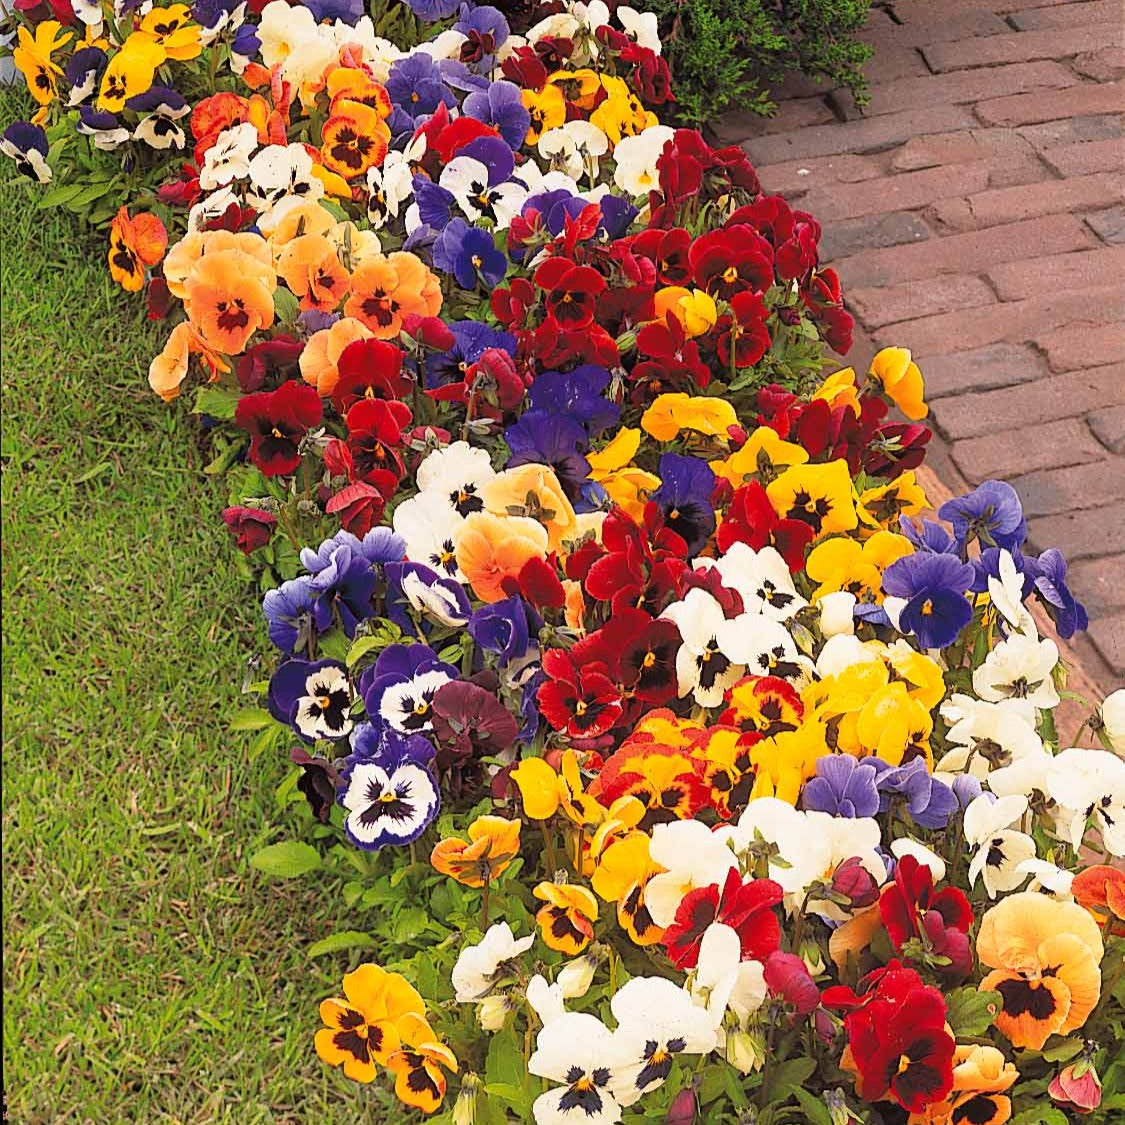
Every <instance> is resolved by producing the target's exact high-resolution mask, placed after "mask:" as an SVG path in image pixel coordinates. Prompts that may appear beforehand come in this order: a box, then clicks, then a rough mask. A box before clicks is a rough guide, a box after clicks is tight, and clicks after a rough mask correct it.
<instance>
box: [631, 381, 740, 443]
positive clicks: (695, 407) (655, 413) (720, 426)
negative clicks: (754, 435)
mask: <svg viewBox="0 0 1125 1125" xmlns="http://www.w3.org/2000/svg"><path fill="white" fill-rule="evenodd" d="M737 425H738V415H737V414H736V413H735V411H734V407H733V406H731V404H730V403H729V402H727V401H726V399H722V398H706V397H705V396H703V395H687V394H684V393H683V392H682V391H677V392H673V393H670V394H663V395H657V397H656V398H655V399H654V400H653V403H652V405H651V406H650V407H649V408H648V409H647V410H646V411H645V412H644V416H643V417H642V418H641V428H642V429H643V430H644V431H645V433H646V434H649V435H650V436H652V437H654V438H656V440H657V441H672V440H673V439H675V438H676V437H677V436H679V434H680V432H681V431H683V430H691V431H693V432H694V433H697V434H706V435H707V436H708V437H722V438H726V436H727V432H728V430H729V429H730V427H731V426H737Z"/></svg>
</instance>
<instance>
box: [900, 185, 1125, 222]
mask: <svg viewBox="0 0 1125 1125" xmlns="http://www.w3.org/2000/svg"><path fill="white" fill-rule="evenodd" d="M919 174H921V173H919ZM1123 196H1125V188H1123V187H1122V181H1121V179H1120V178H1119V177H1117V176H1114V175H1111V174H1109V173H1106V172H1098V173H1096V174H1095V175H1092V176H1075V177H1074V178H1072V179H1068V180H1042V181H1040V182H1039V183H1034V184H1022V185H1020V186H1018V187H1006V188H990V189H989V190H988V191H982V192H978V193H977V194H975V195H969V196H968V197H966V198H962V199H942V200H941V201H939V202H938V203H936V204H935V205H934V209H933V214H934V217H935V218H936V219H937V220H938V222H940V223H941V224H943V225H944V226H946V227H949V228H951V229H952V230H959V231H963V230H979V229H980V228H981V227H994V226H999V225H1000V224H1002V223H1016V222H1019V221H1020V220H1021V219H1031V218H1034V217H1035V216H1037V215H1057V214H1059V213H1061V212H1066V213H1073V212H1075V211H1085V210H1089V209H1091V208H1094V207H1106V206H1108V205H1110V204H1111V203H1116V202H1117V201H1118V200H1120V199H1122V197H1123Z"/></svg>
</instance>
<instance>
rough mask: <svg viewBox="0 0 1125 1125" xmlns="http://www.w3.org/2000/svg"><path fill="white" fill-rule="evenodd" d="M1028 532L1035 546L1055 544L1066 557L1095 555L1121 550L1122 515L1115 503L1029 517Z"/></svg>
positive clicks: (1124, 538)
mask: <svg viewBox="0 0 1125 1125" xmlns="http://www.w3.org/2000/svg"><path fill="white" fill-rule="evenodd" d="M1028 533H1029V535H1030V538H1031V540H1032V542H1034V543H1035V545H1036V546H1038V547H1041V548H1043V549H1045V548H1047V547H1058V549H1059V550H1060V551H1062V553H1063V555H1064V556H1065V557H1066V558H1067V559H1068V560H1070V559H1097V558H1101V557H1102V556H1103V555H1117V554H1120V553H1121V552H1122V551H1125V518H1123V517H1122V515H1121V506H1120V505H1119V504H1107V505H1106V506H1105V507H1104V508H1087V509H1086V510H1085V511H1081V512H1060V513H1059V514H1058V515H1057V516H1044V517H1043V518H1042V519H1038V520H1029V521H1028Z"/></svg>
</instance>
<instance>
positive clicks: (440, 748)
mask: <svg viewBox="0 0 1125 1125" xmlns="http://www.w3.org/2000/svg"><path fill="white" fill-rule="evenodd" d="M433 716H434V718H433V722H434V731H433V735H432V738H433V740H434V742H435V743H436V745H437V759H436V766H437V772H438V775H439V776H441V777H444V778H445V779H447V781H448V783H449V788H450V792H451V793H452V795H453V796H454V797H455V798H456V797H459V796H460V795H461V794H462V792H464V791H466V790H468V791H469V792H471V793H473V794H476V793H479V792H482V791H483V790H484V789H485V788H486V786H485V781H486V778H485V774H484V761H483V759H485V758H495V757H496V756H497V755H499V754H502V753H503V752H504V751H505V750H507V749H508V747H509V746H511V745H512V743H513V742H514V741H515V739H516V735H517V734H518V733H519V724H518V723H517V722H516V720H515V719H514V718H513V717H512V715H511V713H510V712H509V711H508V709H507V707H505V706H504V704H503V703H501V702H500V700H499V699H497V698H496V694H495V692H494V691H489V690H487V689H486V688H484V687H482V686H481V685H479V684H475V683H470V682H469V681H467V680H454V681H451V682H450V683H448V684H446V685H445V686H444V687H441V688H438V692H437V695H435V696H434V702H433Z"/></svg>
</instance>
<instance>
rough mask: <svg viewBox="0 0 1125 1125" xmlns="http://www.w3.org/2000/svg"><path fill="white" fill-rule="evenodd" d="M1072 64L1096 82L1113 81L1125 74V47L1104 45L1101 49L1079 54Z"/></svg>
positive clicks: (1080, 72) (1079, 71)
mask: <svg viewBox="0 0 1125 1125" xmlns="http://www.w3.org/2000/svg"><path fill="white" fill-rule="evenodd" d="M1070 65H1071V66H1072V67H1073V68H1074V69H1075V70H1076V71H1078V73H1079V74H1082V75H1084V76H1085V77H1087V78H1092V79H1094V81H1095V82H1112V81H1114V79H1117V78H1121V77H1122V76H1123V75H1125V47H1103V48H1102V49H1101V50H1100V51H1091V52H1090V53H1088V54H1085V55H1079V56H1078V57H1077V58H1075V59H1072V60H1071V63H1070Z"/></svg>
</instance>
